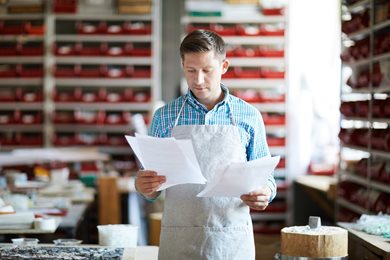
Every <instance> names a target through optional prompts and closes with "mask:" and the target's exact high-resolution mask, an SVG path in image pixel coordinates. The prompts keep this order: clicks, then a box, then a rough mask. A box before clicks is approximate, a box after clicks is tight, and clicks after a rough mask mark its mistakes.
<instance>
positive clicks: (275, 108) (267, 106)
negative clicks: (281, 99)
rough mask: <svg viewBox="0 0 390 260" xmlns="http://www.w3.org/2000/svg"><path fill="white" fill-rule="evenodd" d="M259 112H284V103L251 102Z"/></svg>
mask: <svg viewBox="0 0 390 260" xmlns="http://www.w3.org/2000/svg"><path fill="white" fill-rule="evenodd" d="M251 104H252V105H253V106H254V107H256V108H257V109H258V110H260V111H261V112H275V113H284V112H285V111H286V104H285V103H251Z"/></svg>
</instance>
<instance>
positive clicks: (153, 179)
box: [136, 171, 166, 195]
mask: <svg viewBox="0 0 390 260" xmlns="http://www.w3.org/2000/svg"><path fill="white" fill-rule="evenodd" d="M165 181H166V178H165V176H162V175H158V174H157V172H155V171H140V172H138V175H137V179H136V186H137V190H138V191H139V192H141V193H142V194H145V195H148V194H152V193H154V192H156V191H157V190H158V188H160V186H161V185H162V184H163V183H164V182H165Z"/></svg>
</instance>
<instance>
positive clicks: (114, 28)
mask: <svg viewBox="0 0 390 260" xmlns="http://www.w3.org/2000/svg"><path fill="white" fill-rule="evenodd" d="M105 33H106V34H114V35H115V34H123V33H124V30H123V25H121V24H109V25H107V26H106V31H105Z"/></svg>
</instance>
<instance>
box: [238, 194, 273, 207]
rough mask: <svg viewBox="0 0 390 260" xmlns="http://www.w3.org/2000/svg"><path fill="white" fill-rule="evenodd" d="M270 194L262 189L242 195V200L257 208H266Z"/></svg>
mask: <svg viewBox="0 0 390 260" xmlns="http://www.w3.org/2000/svg"><path fill="white" fill-rule="evenodd" d="M268 198H269V196H267V195H265V194H264V193H263V192H261V191H255V192H251V193H249V194H244V195H242V196H241V199H242V201H243V202H244V203H245V204H246V205H248V206H249V207H251V208H252V209H255V210H264V209H266V208H267V206H268V203H269V200H268Z"/></svg>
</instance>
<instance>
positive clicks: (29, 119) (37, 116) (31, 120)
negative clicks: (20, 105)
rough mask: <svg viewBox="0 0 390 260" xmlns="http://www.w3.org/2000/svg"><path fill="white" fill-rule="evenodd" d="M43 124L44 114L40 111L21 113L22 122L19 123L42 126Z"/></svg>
mask: <svg viewBox="0 0 390 260" xmlns="http://www.w3.org/2000/svg"><path fill="white" fill-rule="evenodd" d="M42 122H43V119H42V113H41V112H39V111H34V112H28V111H22V112H21V113H20V120H19V122H18V123H20V124H24V125H29V124H41V123H42Z"/></svg>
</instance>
